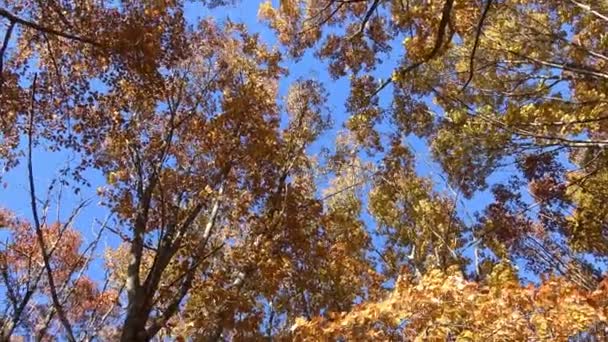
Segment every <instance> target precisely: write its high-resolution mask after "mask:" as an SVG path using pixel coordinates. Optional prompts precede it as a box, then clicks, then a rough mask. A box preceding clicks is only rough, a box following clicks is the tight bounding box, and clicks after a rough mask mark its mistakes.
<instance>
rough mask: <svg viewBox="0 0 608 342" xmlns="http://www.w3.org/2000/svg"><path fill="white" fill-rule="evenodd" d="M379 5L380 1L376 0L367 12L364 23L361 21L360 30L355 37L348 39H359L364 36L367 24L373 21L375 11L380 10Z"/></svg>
mask: <svg viewBox="0 0 608 342" xmlns="http://www.w3.org/2000/svg"><path fill="white" fill-rule="evenodd" d="M378 5H380V0H374V2H373V3H372V5H371V6H370V7H369V9H368V10H367V12H366V13H365V17H364V18H363V21H361V24H360V25H359V29H358V30H357V32H355V33H354V34H353V35H351V36H350V37H348V39H352V38H355V37H358V36H360V35H362V34H363V32H364V31H365V27H366V26H367V23H368V22H369V20H370V19H371V17H372V15H374V11H376V8H378Z"/></svg>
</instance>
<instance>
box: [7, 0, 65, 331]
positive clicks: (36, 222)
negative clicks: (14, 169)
mask: <svg viewBox="0 0 608 342" xmlns="http://www.w3.org/2000/svg"><path fill="white" fill-rule="evenodd" d="M1 11H2V10H0V14H2V12H1ZM37 79H38V74H35V75H34V81H33V83H32V99H31V110H30V120H29V129H28V147H27V151H28V154H27V171H28V180H29V186H30V203H31V208H32V216H33V217H34V228H35V229H36V236H37V238H38V245H39V246H40V253H41V254H42V259H43V262H44V268H45V270H46V274H47V277H48V282H49V291H50V292H51V299H52V301H53V307H54V308H55V310H57V315H58V316H59V320H60V321H61V325H63V327H64V329H65V331H66V334H67V339H68V341H70V342H76V338H75V337H74V333H73V332H72V327H71V325H70V322H69V321H68V319H67V317H66V315H65V312H64V311H63V307H62V306H61V303H60V301H59V296H58V295H57V288H56V286H55V279H54V277H53V270H52V269H51V260H50V257H49V254H48V251H47V248H46V243H45V241H44V235H43V232H42V225H41V224H40V218H39V217H38V208H37V205H36V188H35V186H34V168H33V162H32V145H33V135H34V103H35V97H36V81H37Z"/></svg>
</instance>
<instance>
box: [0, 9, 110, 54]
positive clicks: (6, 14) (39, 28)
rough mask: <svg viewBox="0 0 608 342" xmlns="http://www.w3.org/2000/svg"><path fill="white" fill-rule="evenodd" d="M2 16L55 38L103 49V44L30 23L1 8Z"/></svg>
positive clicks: (0, 13)
mask: <svg viewBox="0 0 608 342" xmlns="http://www.w3.org/2000/svg"><path fill="white" fill-rule="evenodd" d="M0 16H1V17H5V18H7V19H8V20H10V21H11V22H14V23H17V24H21V25H23V26H26V27H29V28H31V29H34V30H36V31H40V32H44V33H48V34H51V35H54V36H58V37H62V38H66V39H70V40H75V41H78V42H81V43H85V44H89V45H93V46H96V47H102V45H101V44H99V43H98V42H96V41H94V40H91V39H89V38H85V37H80V36H77V35H74V34H71V33H66V32H62V31H58V30H55V29H52V28H50V27H46V26H42V25H40V24H38V23H35V22H32V21H28V20H26V19H23V18H20V17H18V16H16V15H14V14H12V13H10V12H9V11H7V10H6V9H4V8H0Z"/></svg>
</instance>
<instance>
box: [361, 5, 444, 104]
mask: <svg viewBox="0 0 608 342" xmlns="http://www.w3.org/2000/svg"><path fill="white" fill-rule="evenodd" d="M453 5H454V0H446V1H445V4H444V5H443V10H442V13H441V21H440V22H439V28H438V30H437V39H436V40H435V45H434V46H433V50H431V51H430V52H429V53H428V54H427V55H426V56H424V58H422V60H420V61H418V62H415V63H413V64H410V65H409V66H407V67H405V68H402V69H399V70H397V73H398V74H399V75H400V76H404V75H406V74H408V73H409V72H410V71H412V70H414V69H416V68H418V67H419V66H421V65H422V64H424V63H425V62H428V61H430V60H432V59H433V58H435V56H436V55H437V54H438V53H439V50H440V49H441V47H442V46H443V44H444V42H443V40H444V37H445V29H446V28H447V27H448V24H449V22H450V14H451V12H452V6H453ZM392 82H393V79H392V78H387V79H386V81H384V82H382V84H380V86H379V87H378V89H376V90H375V91H374V92H373V93H372V94H371V96H370V97H374V96H376V95H377V94H378V93H379V92H380V91H382V90H383V89H384V88H386V87H387V86H388V85H389V84H391V83H392Z"/></svg>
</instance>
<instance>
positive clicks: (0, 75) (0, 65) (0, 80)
mask: <svg viewBox="0 0 608 342" xmlns="http://www.w3.org/2000/svg"><path fill="white" fill-rule="evenodd" d="M14 28H15V22H14V21H12V20H11V22H10V24H9V25H8V29H7V30H6V33H5V34H4V41H3V42H2V47H1V48H0V98H1V97H2V93H3V90H2V89H3V85H4V53H5V52H6V49H7V48H8V42H9V41H10V40H11V34H12V33H13V29H14ZM2 116H4V114H2Z"/></svg>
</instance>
